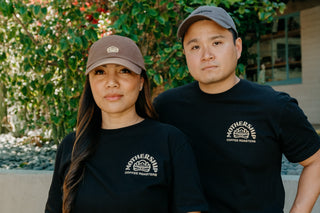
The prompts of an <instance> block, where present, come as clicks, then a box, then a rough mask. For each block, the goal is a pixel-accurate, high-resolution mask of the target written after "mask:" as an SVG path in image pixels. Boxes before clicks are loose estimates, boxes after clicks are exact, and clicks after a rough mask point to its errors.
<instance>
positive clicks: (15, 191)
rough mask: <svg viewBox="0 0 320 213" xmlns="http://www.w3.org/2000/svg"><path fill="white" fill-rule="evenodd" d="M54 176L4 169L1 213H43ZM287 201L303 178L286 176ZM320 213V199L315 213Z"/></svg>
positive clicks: (288, 203)
mask: <svg viewBox="0 0 320 213" xmlns="http://www.w3.org/2000/svg"><path fill="white" fill-rule="evenodd" d="M51 178H52V172H46V171H32V170H1V169H0V212H1V213H43V212H44V208H45V203H46V200H47V196H48V190H49V187H50V182H51ZM282 178H283V182H284V187H285V192H286V199H285V208H284V212H285V213H288V212H289V209H290V206H291V205H292V203H293V201H294V198H295V195H296V190H297V184H298V179H299V176H296V175H284V176H283V177H282ZM319 212H320V198H319V199H318V201H317V203H316V205H315V207H314V209H313V211H312V213H319Z"/></svg>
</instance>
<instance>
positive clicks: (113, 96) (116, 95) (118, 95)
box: [104, 94, 122, 101]
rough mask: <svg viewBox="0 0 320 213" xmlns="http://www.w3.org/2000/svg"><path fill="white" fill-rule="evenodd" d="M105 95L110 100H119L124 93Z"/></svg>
mask: <svg viewBox="0 0 320 213" xmlns="http://www.w3.org/2000/svg"><path fill="white" fill-rule="evenodd" d="M104 97H105V99H107V100H108V101H117V100H119V99H121V98H122V95H120V94H109V95H106V96H104Z"/></svg>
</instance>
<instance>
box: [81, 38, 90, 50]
mask: <svg viewBox="0 0 320 213" xmlns="http://www.w3.org/2000/svg"><path fill="white" fill-rule="evenodd" d="M81 40H82V47H83V48H84V49H87V48H88V46H89V43H88V40H87V39H86V37H85V36H81Z"/></svg>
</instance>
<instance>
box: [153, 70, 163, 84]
mask: <svg viewBox="0 0 320 213" xmlns="http://www.w3.org/2000/svg"><path fill="white" fill-rule="evenodd" d="M153 81H154V83H155V84H156V85H157V86H160V85H162V84H163V77H162V76H161V75H160V74H159V73H157V74H155V75H154V76H153Z"/></svg>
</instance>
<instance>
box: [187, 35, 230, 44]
mask: <svg viewBox="0 0 320 213" xmlns="http://www.w3.org/2000/svg"><path fill="white" fill-rule="evenodd" d="M218 38H225V36H223V35H216V36H212V37H210V40H211V41H212V40H215V39H218ZM197 42H198V39H197V38H194V39H191V40H190V41H188V42H187V43H186V45H189V44H191V43H197Z"/></svg>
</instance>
